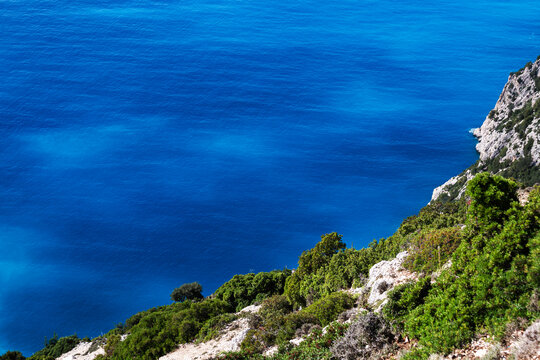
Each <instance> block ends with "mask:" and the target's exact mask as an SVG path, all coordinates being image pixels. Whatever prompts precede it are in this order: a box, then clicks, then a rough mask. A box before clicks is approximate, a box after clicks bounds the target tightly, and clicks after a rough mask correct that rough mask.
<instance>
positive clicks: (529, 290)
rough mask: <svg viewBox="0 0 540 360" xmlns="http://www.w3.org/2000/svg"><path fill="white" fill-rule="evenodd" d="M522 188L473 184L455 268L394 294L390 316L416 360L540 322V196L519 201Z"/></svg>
mask: <svg viewBox="0 0 540 360" xmlns="http://www.w3.org/2000/svg"><path fill="white" fill-rule="evenodd" d="M516 188H517V185H516V183H514V182H513V181H511V180H506V179H504V178H502V177H499V176H490V175H488V174H487V173H483V174H480V175H478V176H476V177H475V178H474V179H473V180H471V182H470V184H469V186H468V190H467V195H468V196H469V197H470V199H471V204H470V206H469V209H468V214H467V227H466V228H465V230H464V234H463V238H462V241H461V243H460V245H459V247H458V248H457V250H456V251H455V252H454V253H453V255H452V266H451V268H450V269H449V270H448V271H446V272H443V274H442V275H441V276H440V277H439V278H438V280H437V281H436V282H435V283H434V284H433V285H431V284H430V282H429V280H428V279H427V278H424V279H422V280H420V281H418V282H417V283H415V284H408V285H405V286H402V287H399V288H397V289H395V290H394V292H393V293H392V295H391V296H390V298H391V301H390V303H389V304H388V305H387V307H386V308H385V311H384V313H385V314H386V316H387V317H388V318H390V319H392V320H393V321H394V322H395V323H396V324H398V327H399V328H402V329H404V334H406V335H408V336H410V337H413V338H416V339H418V340H419V343H420V347H419V348H418V349H417V351H416V352H415V353H412V354H411V355H410V356H411V357H413V355H418V356H419V357H423V356H426V355H427V354H429V353H433V352H440V353H448V352H449V351H451V350H452V349H454V348H456V347H458V346H462V345H464V344H465V343H467V342H468V341H469V340H470V339H471V338H472V337H473V336H474V335H475V334H477V333H479V332H481V333H490V334H492V335H495V336H497V337H499V338H501V337H502V336H503V335H504V333H505V329H506V326H507V325H508V324H509V323H511V322H512V321H515V320H516V319H525V320H532V319H536V318H538V317H539V316H540V312H539V311H540V307H539V303H538V299H539V280H538V267H539V266H540V265H539V262H540V259H539V257H538V252H539V250H538V248H539V245H540V233H539V230H540V221H539V220H540V218H539V217H540V194H539V191H538V190H537V191H535V192H533V193H532V194H531V195H530V200H529V202H528V204H527V205H526V206H524V207H522V206H520V205H519V203H518V202H517V201H516V193H515V190H516Z"/></svg>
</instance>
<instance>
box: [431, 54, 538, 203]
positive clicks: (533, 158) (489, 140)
mask: <svg viewBox="0 0 540 360" xmlns="http://www.w3.org/2000/svg"><path fill="white" fill-rule="evenodd" d="M539 99H540V57H539V58H538V59H537V60H536V61H535V62H534V63H528V64H527V65H526V66H525V67H524V68H523V69H521V70H519V71H517V72H515V73H512V74H510V76H509V77H508V82H507V83H506V85H505V86H504V88H503V90H502V92H501V95H500V96H499V99H498V101H497V103H496V104H495V107H494V108H493V110H491V111H490V113H489V115H488V116H487V117H486V119H485V120H484V123H483V124H482V126H481V127H479V128H477V129H475V130H474V132H473V134H474V136H476V137H477V138H478V144H477V145H476V150H477V151H478V154H479V161H478V162H477V163H476V164H474V165H473V166H471V167H470V168H469V169H467V170H465V171H464V172H462V173H461V174H459V175H457V176H454V177H453V178H451V179H450V180H448V181H447V182H445V183H444V184H443V185H441V186H439V187H437V188H435V190H433V195H432V198H431V200H432V201H434V200H437V199H445V198H446V199H450V200H451V199H456V198H460V197H461V196H462V195H463V193H464V191H465V187H466V184H467V182H468V181H469V180H470V179H472V178H473V177H474V175H475V174H477V173H479V172H482V171H489V172H491V173H493V174H500V175H503V176H506V177H514V178H516V179H517V180H518V181H521V182H524V183H525V185H532V184H534V183H535V182H538V180H539V177H540V169H539V166H540V102H539V101H538V100H539Z"/></svg>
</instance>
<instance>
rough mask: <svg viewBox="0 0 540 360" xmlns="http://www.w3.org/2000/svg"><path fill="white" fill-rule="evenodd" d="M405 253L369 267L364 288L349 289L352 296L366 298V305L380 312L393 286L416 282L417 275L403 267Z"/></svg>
mask: <svg viewBox="0 0 540 360" xmlns="http://www.w3.org/2000/svg"><path fill="white" fill-rule="evenodd" d="M407 255H408V253H407V251H403V252H401V253H399V254H398V255H397V256H396V257H395V258H394V259H392V260H384V261H381V262H379V263H377V264H375V265H373V266H372V267H371V269H370V270H369V278H368V281H367V283H366V285H365V286H363V287H362V288H358V289H351V292H352V293H353V294H361V295H363V296H366V297H367V301H366V302H367V305H369V306H370V307H372V308H375V312H379V311H381V309H382V307H383V306H384V304H385V303H386V301H387V297H388V292H389V291H390V290H392V289H393V288H394V287H395V286H397V285H400V284H403V283H406V282H408V281H411V280H416V278H417V275H416V274H415V273H412V272H410V271H409V270H407V269H405V268H404V267H403V262H404V261H405V259H406V258H407Z"/></svg>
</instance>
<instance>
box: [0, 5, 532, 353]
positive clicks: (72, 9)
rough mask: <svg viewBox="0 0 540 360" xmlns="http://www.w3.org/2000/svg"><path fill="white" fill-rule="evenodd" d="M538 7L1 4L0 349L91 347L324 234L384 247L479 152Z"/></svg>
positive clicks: (527, 51)
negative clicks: (74, 337) (113, 331)
mask: <svg viewBox="0 0 540 360" xmlns="http://www.w3.org/2000/svg"><path fill="white" fill-rule="evenodd" d="M539 18H540V5H539V4H538V2H537V1H517V2H512V3H509V2H502V1H501V2H496V1H477V2H468V1H454V2H448V1H437V2H425V1H422V2H420V1H409V2H395V1H339V2H325V1H298V2H291V1H280V0H277V1H271V2H268V1H257V0H255V1H249V2H247V1H246V2H241V1H221V2H212V1H184V2H173V3H168V2H157V1H136V2H127V1H126V2H121V1H54V2H52V1H27V0H21V1H4V2H1V3H0V19H1V21H0V24H1V27H2V30H3V31H1V32H0V54H1V56H0V75H1V78H2V82H1V83H0V114H1V116H2V121H1V122H0V132H1V135H2V136H1V140H0V166H1V171H2V172H1V174H2V176H1V177H0V198H1V199H2V201H1V202H0V245H1V246H2V250H3V251H2V252H0V266H1V273H0V289H1V290H0V314H1V316H0V353H3V352H4V351H7V350H10V349H17V350H21V351H23V352H24V353H25V354H26V355H29V354H31V353H32V352H34V351H36V350H37V349H39V348H40V347H41V346H42V343H43V338H44V337H45V336H47V337H51V336H52V335H53V333H54V332H57V333H58V334H59V335H60V336H64V335H70V334H73V333H75V332H76V333H77V334H78V335H79V336H81V337H82V336H91V337H92V336H96V335H99V334H101V333H102V332H106V331H107V330H108V329H110V328H111V327H113V326H114V325H115V324H116V323H118V322H120V321H123V320H125V319H126V318H127V317H128V316H129V315H131V314H133V313H135V312H137V311H140V310H144V309H147V308H149V307H152V306H156V305H162V304H166V303H169V302H170V300H169V294H170V292H171V291H172V289H173V288H175V287H177V286H179V285H181V284H182V283H184V282H191V281H199V282H200V283H201V284H202V285H203V288H204V293H205V294H210V293H211V292H212V291H213V290H215V289H216V288H217V287H218V286H219V285H220V284H221V283H223V282H224V281H226V280H228V279H229V278H230V277H231V276H232V275H234V274H236V273H245V272H251V271H265V270H272V269H279V268H283V267H285V266H287V267H294V266H295V265H296V260H297V257H298V255H299V254H300V253H301V252H302V251H303V250H305V249H307V248H310V247H312V246H313V245H314V244H315V243H316V242H317V241H318V239H319V236H320V235H321V234H323V233H327V232H331V231H338V232H339V233H342V234H344V240H345V241H346V242H347V243H348V244H349V245H351V244H353V245H354V246H355V247H360V246H365V245H367V243H369V242H370V241H371V240H372V239H373V238H380V237H383V236H388V235H390V234H392V233H393V231H394V230H395V229H396V228H397V226H398V225H399V224H400V222H401V220H402V219H403V218H404V217H406V216H408V215H411V214H414V213H415V212H417V211H418V210H419V209H420V208H421V207H422V206H423V205H425V204H426V203H427V202H428V201H429V199H430V196H431V191H432V189H433V188H434V187H435V186H438V185H439V184H441V183H442V182H444V181H445V180H446V179H448V178H449V177H450V176H453V175H455V174H457V173H459V172H460V171H461V170H462V169H464V168H465V167H467V166H469V165H470V164H471V163H473V162H474V161H475V160H476V153H475V152H474V144H475V140H474V139H473V138H472V136H471V135H470V134H469V133H468V130H469V129H470V128H473V127H478V126H479V125H480V124H481V123H482V121H483V119H484V117H485V116H486V115H487V113H488V112H489V110H490V109H491V108H492V107H493V105H494V104H495V102H496V100H497V97H498V95H499V93H500V91H501V89H502V86H503V85H504V83H505V82H506V79H507V76H508V73H509V72H510V71H514V70H516V69H518V68H520V67H522V66H523V65H524V64H525V63H526V62H527V61H529V60H534V59H535V58H536V56H537V55H539V54H540V41H539V39H540V26H539V23H538V19H539Z"/></svg>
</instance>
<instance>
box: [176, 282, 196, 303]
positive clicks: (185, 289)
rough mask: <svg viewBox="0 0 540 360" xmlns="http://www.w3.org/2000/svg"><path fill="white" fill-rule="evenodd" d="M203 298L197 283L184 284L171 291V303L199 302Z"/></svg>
mask: <svg viewBox="0 0 540 360" xmlns="http://www.w3.org/2000/svg"><path fill="white" fill-rule="evenodd" d="M202 298H203V295H202V286H201V284H199V283H198V282H192V283H189V284H184V285H182V286H180V287H178V288H176V289H174V290H173V292H172V293H171V299H172V301H176V302H183V301H186V300H200V299H202Z"/></svg>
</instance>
